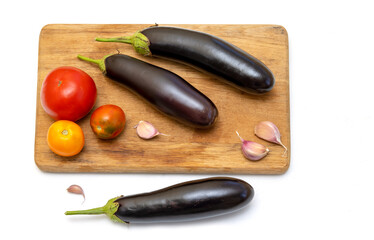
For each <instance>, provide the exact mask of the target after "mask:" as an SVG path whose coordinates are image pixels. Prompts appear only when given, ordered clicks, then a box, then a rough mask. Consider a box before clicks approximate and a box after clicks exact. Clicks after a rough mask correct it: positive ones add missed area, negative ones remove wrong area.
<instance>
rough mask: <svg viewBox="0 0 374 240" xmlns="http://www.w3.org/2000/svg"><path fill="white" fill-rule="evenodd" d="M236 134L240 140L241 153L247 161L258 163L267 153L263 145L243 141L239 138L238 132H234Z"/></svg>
mask: <svg viewBox="0 0 374 240" xmlns="http://www.w3.org/2000/svg"><path fill="white" fill-rule="evenodd" d="M236 134H237V135H238V137H239V138H240V141H242V153H243V155H244V156H245V157H246V158H247V159H249V160H252V161H258V160H260V159H262V158H264V157H265V156H266V155H267V154H268V153H269V149H268V148H267V147H265V146H264V145H262V144H260V143H256V142H252V141H247V140H244V139H243V138H242V137H240V135H239V133H238V132H236Z"/></svg>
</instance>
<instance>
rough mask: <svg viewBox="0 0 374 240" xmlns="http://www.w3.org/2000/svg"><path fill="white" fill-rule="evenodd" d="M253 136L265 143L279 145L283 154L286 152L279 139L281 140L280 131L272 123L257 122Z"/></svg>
mask: <svg viewBox="0 0 374 240" xmlns="http://www.w3.org/2000/svg"><path fill="white" fill-rule="evenodd" d="M255 135H256V136H257V137H259V138H262V139H264V140H266V141H269V142H272V143H275V144H278V145H281V146H282V147H283V148H284V149H285V152H284V153H286V152H287V147H286V146H284V145H283V143H282V141H281V139H280V138H281V134H280V131H279V129H278V127H277V126H276V125H275V124H274V123H272V122H270V121H262V122H259V123H258V124H257V125H256V126H255Z"/></svg>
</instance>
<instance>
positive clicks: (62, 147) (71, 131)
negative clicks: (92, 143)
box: [47, 120, 84, 157]
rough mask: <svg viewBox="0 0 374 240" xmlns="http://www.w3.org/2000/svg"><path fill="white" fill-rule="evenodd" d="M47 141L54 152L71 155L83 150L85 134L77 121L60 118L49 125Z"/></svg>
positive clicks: (66, 155) (65, 155)
mask: <svg viewBox="0 0 374 240" xmlns="http://www.w3.org/2000/svg"><path fill="white" fill-rule="evenodd" d="M47 141H48V146H49V148H50V149H51V150H52V151H53V152H54V153H56V154H58V155H60V156H64V157H70V156H74V155H76V154H78V153H80V151H82V148H83V146H84V135H83V131H82V128H81V127H80V126H79V125H78V124H76V123H75V122H72V121H68V120H59V121H56V122H54V123H53V124H52V125H51V126H50V127H49V129H48V134H47Z"/></svg>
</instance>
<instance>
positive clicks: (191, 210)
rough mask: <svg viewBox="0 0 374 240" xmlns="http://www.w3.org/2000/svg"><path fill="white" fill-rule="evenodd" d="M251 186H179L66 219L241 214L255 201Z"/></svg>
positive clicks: (217, 180)
mask: <svg viewBox="0 0 374 240" xmlns="http://www.w3.org/2000/svg"><path fill="white" fill-rule="evenodd" d="M253 196H254V190H253V188H252V186H251V185H249V184H248V183H247V182H245V181H243V180H240V179H236V178H229V177H213V178H205V179H199V180H194V181H189V182H184V183H179V184H176V185H173V186H170V187H167V188H163V189H160V190H157V191H154V192H149V193H142V194H137V195H131V196H126V197H124V196H120V197H116V198H112V199H110V200H109V201H108V203H107V204H106V205H105V206H103V207H99V208H94V209H88V210H78V211H67V212H65V214H66V215H76V214H106V215H107V216H108V217H110V218H111V219H112V220H113V221H115V222H124V223H154V222H179V221H191V220H199V219H204V218H208V217H214V216H218V215H222V214H227V213H231V212H234V211H236V210H239V209H241V208H243V207H244V206H246V205H247V204H248V203H249V202H250V201H251V200H252V198H253Z"/></svg>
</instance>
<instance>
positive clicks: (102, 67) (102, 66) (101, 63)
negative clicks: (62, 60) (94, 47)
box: [78, 54, 112, 74]
mask: <svg viewBox="0 0 374 240" xmlns="http://www.w3.org/2000/svg"><path fill="white" fill-rule="evenodd" d="M111 55H112V54H110V55H106V56H104V57H103V58H102V59H92V58H88V57H85V56H82V55H80V54H78V58H79V59H80V60H83V61H86V62H91V63H95V64H97V65H98V66H99V68H100V70H101V71H102V72H103V73H104V74H105V73H106V68H105V59H106V58H107V57H109V56H111Z"/></svg>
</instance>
